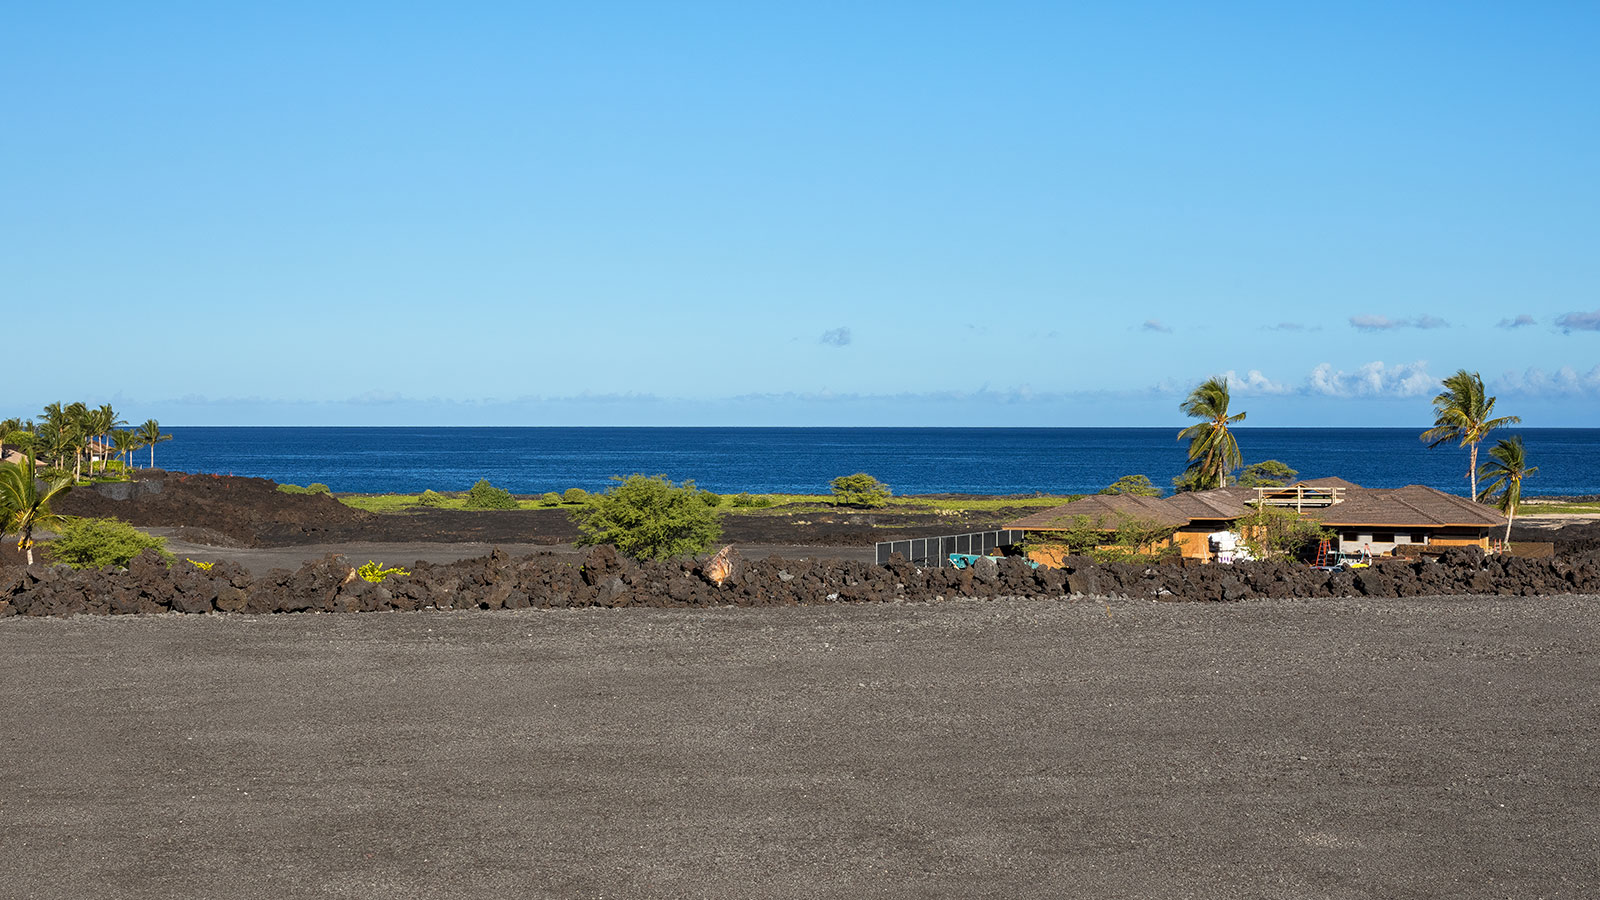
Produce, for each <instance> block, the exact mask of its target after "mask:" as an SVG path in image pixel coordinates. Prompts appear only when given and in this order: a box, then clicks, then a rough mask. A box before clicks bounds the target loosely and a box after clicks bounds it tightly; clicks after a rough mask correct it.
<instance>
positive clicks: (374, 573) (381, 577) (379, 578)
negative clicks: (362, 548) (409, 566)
mask: <svg viewBox="0 0 1600 900" xmlns="http://www.w3.org/2000/svg"><path fill="white" fill-rule="evenodd" d="M356 574H357V575H359V576H361V578H362V580H363V581H370V582H372V583H373V584H383V582H384V581H385V580H386V579H388V577H389V576H390V575H410V574H411V573H410V572H407V571H406V570H405V569H402V568H400V567H399V566H395V567H394V568H392V569H385V568H384V567H383V563H381V562H373V561H372V560H370V559H369V560H367V562H366V565H363V566H362V567H361V568H359V569H356Z"/></svg>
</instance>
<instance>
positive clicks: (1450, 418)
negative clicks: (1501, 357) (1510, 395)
mask: <svg viewBox="0 0 1600 900" xmlns="http://www.w3.org/2000/svg"><path fill="white" fill-rule="evenodd" d="M1494 401H1495V398H1493V397H1489V396H1486V395H1485V392H1484V389H1483V378H1482V377H1480V376H1479V375H1478V373H1477V372H1468V371H1467V370H1466V369H1460V370H1458V371H1457V372H1456V373H1455V374H1454V375H1451V376H1450V377H1449V378H1446V379H1445V380H1444V390H1443V391H1441V392H1440V393H1439V396H1437V397H1435V398H1433V427H1432V428H1430V429H1428V430H1427V431H1424V432H1423V433H1422V439H1423V440H1424V441H1431V443H1429V444H1428V449H1430V450H1431V449H1433V448H1434V447H1437V446H1439V445H1440V444H1443V443H1446V442H1447V441H1452V440H1459V441H1460V442H1461V443H1460V446H1462V447H1466V448H1468V449H1469V450H1470V451H1471V453H1470V455H1469V457H1468V465H1467V478H1468V480H1469V481H1470V483H1471V487H1472V494H1471V496H1472V497H1473V498H1474V499H1476V498H1477V496H1478V444H1480V443H1482V442H1483V439H1484V438H1486V437H1488V436H1489V432H1491V431H1493V430H1495V429H1496V428H1504V427H1505V426H1507V425H1515V424H1517V423H1518V422H1521V421H1522V419H1521V418H1520V417H1518V416H1501V417H1500V418H1498V419H1494V418H1490V417H1491V416H1493V415H1494Z"/></svg>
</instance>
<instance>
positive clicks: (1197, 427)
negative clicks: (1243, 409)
mask: <svg viewBox="0 0 1600 900" xmlns="http://www.w3.org/2000/svg"><path fill="white" fill-rule="evenodd" d="M1228 401H1229V397H1228V379H1227V378H1225V377H1223V376H1221V375H1218V376H1214V377H1212V378H1207V379H1206V380H1205V381H1203V382H1201V383H1200V386H1199V387H1197V388H1195V389H1194V390H1192V391H1190V392H1189V396H1188V398H1187V399H1185V400H1184V401H1183V403H1181V404H1180V405H1179V408H1180V409H1182V410H1183V414H1184V415H1186V416H1190V417H1192V418H1196V419H1200V420H1202V421H1200V422H1197V423H1195V424H1193V425H1190V426H1189V427H1188V428H1185V429H1183V430H1182V431H1180V432H1178V440H1180V441H1188V442H1189V468H1190V469H1192V470H1194V471H1195V474H1196V476H1197V477H1196V485H1197V487H1198V488H1199V489H1201V490H1204V489H1206V488H1214V487H1222V486H1223V485H1225V484H1227V483H1228V473H1229V472H1231V471H1233V470H1234V469H1237V468H1238V467H1239V466H1240V465H1241V464H1242V463H1243V462H1244V460H1243V459H1242V458H1241V457H1240V456H1239V442H1238V441H1237V440H1235V439H1234V437H1233V434H1232V433H1231V432H1230V431H1228V426H1229V425H1232V424H1233V423H1235V422H1243V421H1244V417H1245V414H1244V413H1239V414H1238V415H1231V416H1230V415H1228Z"/></svg>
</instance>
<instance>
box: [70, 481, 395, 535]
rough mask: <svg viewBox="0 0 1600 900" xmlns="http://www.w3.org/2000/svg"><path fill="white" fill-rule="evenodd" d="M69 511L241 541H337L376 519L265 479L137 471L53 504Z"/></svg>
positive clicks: (82, 488)
mask: <svg viewBox="0 0 1600 900" xmlns="http://www.w3.org/2000/svg"><path fill="white" fill-rule="evenodd" d="M55 509H56V512H59V513H62V514H64V515H69V516H114V517H116V518H118V519H121V520H123V521H124V522H127V523H129V524H131V525H140V526H145V527H150V526H162V525H165V526H173V527H186V528H193V529H201V532H200V534H204V535H207V536H208V537H210V538H211V539H212V540H216V539H217V536H218V535H221V536H223V537H224V538H226V539H227V540H228V541H229V542H231V543H234V544H237V545H238V546H243V547H262V546H274V545H279V544H297V543H313V542H317V541H325V540H340V539H343V532H344V531H345V530H347V529H350V528H352V527H358V526H360V525H361V524H363V523H365V522H368V521H370V520H372V519H373V518H376V517H375V516H373V515H372V514H371V513H367V512H362V511H360V510H357V509H351V508H350V507H348V506H345V505H344V504H343V503H340V502H339V501H337V500H335V499H333V498H332V497H331V496H328V495H327V494H285V493H283V492H281V491H279V490H278V489H277V485H276V484H274V483H273V482H271V481H268V480H267V479H265V478H236V477H234V476H231V475H185V474H182V473H179V472H162V471H160V470H149V471H145V472H141V473H140V475H139V480H138V481H136V482H133V483H131V484H98V485H83V486H79V487H77V488H75V489H73V490H72V491H71V492H70V493H68V494H67V495H66V496H64V497H62V498H61V500H59V501H58V502H57V503H56V507H55Z"/></svg>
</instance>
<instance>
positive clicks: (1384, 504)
mask: <svg viewBox="0 0 1600 900" xmlns="http://www.w3.org/2000/svg"><path fill="white" fill-rule="evenodd" d="M1263 506H1270V507H1277V508H1279V509H1286V510H1292V511H1294V512H1295V513H1296V514H1297V515H1301V516H1304V517H1305V518H1307V519H1311V520H1314V521H1316V522H1319V523H1321V524H1322V525H1324V526H1326V527H1328V528H1330V529H1332V530H1333V531H1334V532H1335V533H1336V534H1337V539H1336V540H1335V542H1334V545H1335V549H1338V550H1339V551H1341V552H1344V553H1351V554H1355V553H1360V552H1362V551H1363V550H1366V551H1369V552H1370V553H1372V555H1374V556H1383V555H1388V554H1391V553H1393V552H1394V551H1395V548H1396V547H1399V546H1402V545H1407V544H1422V545H1427V546H1477V547H1482V548H1483V549H1485V550H1488V549H1489V545H1490V540H1491V535H1492V534H1493V533H1494V530H1495V529H1497V528H1504V527H1505V525H1506V520H1505V518H1504V517H1503V516H1501V515H1500V514H1499V513H1498V512H1496V511H1495V510H1494V509H1492V508H1490V507H1487V506H1483V505H1482V504H1479V503H1474V502H1472V501H1471V500H1468V499H1466V498H1465V497H1456V496H1453V495H1451V494H1446V493H1445V492H1443V491H1439V490H1435V489H1433V488H1430V487H1424V486H1422V485H1419V484H1413V485H1407V486H1406V487H1402V488H1393V489H1379V488H1364V487H1362V486H1360V485H1358V484H1355V483H1353V482H1350V481H1346V480H1345V479H1343V478H1315V479H1307V480H1304V481H1299V482H1296V483H1295V484H1292V485H1289V486H1287V487H1281V488H1241V487H1236V486H1235V487H1225V488H1218V489H1216V490H1210V491H1195V492H1192V493H1183V494H1177V495H1174V496H1171V497H1136V496H1132V495H1129V494H1113V495H1105V494H1095V495H1092V496H1088V497H1082V498H1080V499H1077V500H1074V501H1072V502H1071V503H1067V504H1065V505H1063V506H1057V507H1054V508H1052V509H1047V510H1044V511H1042V512H1038V513H1034V514H1033V515H1030V516H1027V517H1026V518H1022V519H1018V520H1017V521H1015V522H1010V523H1008V524H1007V525H1006V526H1005V527H1006V528H1008V529H1017V530H1022V531H1025V532H1027V533H1029V535H1030V536H1032V537H1033V538H1035V540H1036V543H1044V544H1048V543H1049V535H1050V533H1051V532H1057V533H1060V532H1065V531H1068V530H1071V529H1073V528H1076V527H1078V526H1079V525H1082V524H1087V525H1089V526H1091V527H1093V528H1095V529H1097V530H1100V531H1104V532H1110V533H1115V532H1117V531H1118V530H1120V529H1121V528H1122V527H1126V526H1128V525H1138V526H1141V527H1142V526H1145V525H1148V526H1161V527H1162V528H1168V527H1170V528H1171V529H1172V532H1171V537H1170V538H1168V539H1165V540H1162V541H1157V542H1155V543H1154V544H1151V545H1147V546H1148V547H1149V548H1150V549H1152V550H1160V549H1162V548H1164V547H1166V546H1169V545H1171V546H1175V547H1176V548H1177V551H1178V553H1179V554H1180V555H1181V556H1183V557H1184V558H1186V559H1198V560H1202V561H1204V562H1211V561H1213V560H1214V559H1215V557H1216V554H1217V548H1216V547H1214V546H1213V541H1212V540H1210V538H1211V536H1212V535H1213V534H1215V533H1217V532H1223V531H1238V530H1239V529H1240V527H1241V525H1240V520H1242V519H1245V518H1247V517H1248V516H1250V515H1252V514H1254V513H1255V511H1256V510H1257V509H1259V508H1261V507H1263ZM1062 555H1063V552H1062V551H1058V550H1051V549H1049V548H1044V549H1035V550H1034V551H1032V552H1031V553H1030V556H1031V558H1032V559H1033V560H1034V561H1035V562H1040V563H1044V564H1046V565H1056V564H1059V563H1060V558H1061V556H1062Z"/></svg>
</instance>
